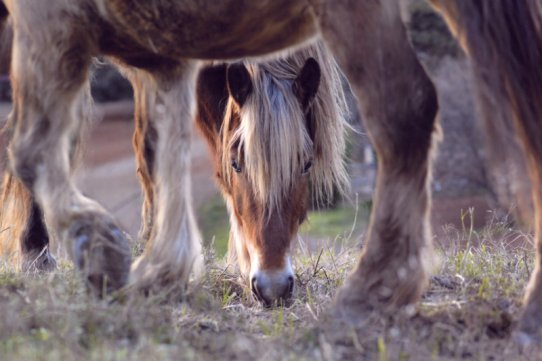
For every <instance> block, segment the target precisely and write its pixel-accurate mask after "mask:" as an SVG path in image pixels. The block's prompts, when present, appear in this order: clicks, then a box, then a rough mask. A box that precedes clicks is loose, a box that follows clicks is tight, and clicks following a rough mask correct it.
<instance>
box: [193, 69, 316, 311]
mask: <svg viewBox="0 0 542 361" xmlns="http://www.w3.org/2000/svg"><path fill="white" fill-rule="evenodd" d="M260 75H261V74H260ZM253 76H254V75H251V74H250V73H249V71H248V70H247V68H246V67H245V66H244V65H243V64H233V65H230V66H229V67H228V68H227V71H226V79H225V83H226V87H225V88H226V92H227V95H228V97H229V101H230V103H229V107H230V109H228V110H226V119H225V121H224V123H223V124H220V126H217V125H216V123H215V125H214V129H220V130H219V131H217V132H215V133H216V137H215V138H213V137H208V136H207V134H209V133H211V132H209V126H205V125H206V124H210V123H212V122H208V121H205V119H203V120H201V119H200V118H201V115H200V117H198V120H199V121H198V125H199V126H200V129H201V130H202V133H203V134H204V135H206V138H207V139H208V141H209V144H210V146H211V149H214V153H215V162H216V163H217V178H218V183H219V185H220V187H221V189H222V193H223V195H224V196H225V198H226V202H227V204H228V208H229V212H230V219H231V233H230V244H229V252H230V254H231V252H232V251H234V252H235V253H236V259H237V261H238V264H239V268H240V270H241V273H242V274H243V276H244V277H245V278H246V279H247V281H249V282H250V286H251V289H252V291H253V292H254V294H255V295H256V297H257V298H258V299H259V300H260V301H262V302H263V303H264V304H265V305H268V306H269V305H272V304H274V303H275V302H280V301H284V300H286V299H288V298H289V297H290V296H291V295H292V292H293V288H294V275H293V270H292V265H291V258H290V245H291V241H292V239H293V238H294V237H295V235H296V234H297V231H298V228H299V225H300V224H301V223H302V222H303V221H304V220H305V218H306V214H307V207H308V198H309V173H310V171H311V165H312V161H313V154H312V153H313V149H312V137H313V136H314V134H313V131H314V125H313V124H311V102H312V100H313V99H314V96H315V94H316V91H317V89H318V85H319V81H320V68H319V65H318V63H317V62H316V61H315V60H314V59H312V58H311V59H309V60H307V62H306V63H305V65H304V66H303V68H302V69H301V70H300V71H299V74H298V76H297V78H296V79H295V80H293V81H290V82H289V83H288V87H287V88H285V87H283V88H279V91H282V92H283V93H280V94H277V93H273V96H274V97H276V98H281V97H283V98H286V97H289V98H290V99H293V101H292V102H291V104H293V106H292V107H291V108H288V106H287V105H286V106H284V107H283V108H282V109H276V108H273V107H271V108H270V109H271V110H273V109H274V110H276V111H277V112H279V113H280V112H282V113H284V115H285V116H281V119H276V117H275V118H274V117H272V116H267V115H266V114H265V109H266V108H265V107H257V106H255V104H257V103H258V102H259V101H263V102H269V101H270V100H269V99H270V97H271V94H269V93H267V92H266V91H263V92H262V91H261V90H256V89H255V88H257V85H256V84H255V82H256V81H257V80H256V79H253ZM215 79H216V77H215ZM199 84H200V85H201V80H200V82H199ZM214 84H215V85H214V87H215V89H216V88H222V87H221V86H216V84H217V83H216V82H214ZM199 89H200V90H201V89H203V88H202V87H201V86H200V87H199ZM200 90H198V97H199V98H201V96H200V95H201V94H200ZM275 90H276V89H275ZM273 91H274V90H273ZM270 93H271V91H270ZM264 97H269V98H266V99H255V98H264ZM200 102H201V99H200ZM205 103H206V104H207V106H208V105H209V101H206V102H205ZM251 107H252V108H258V109H251ZM284 108H287V109H290V110H291V111H290V112H284ZM292 109H295V110H292ZM201 110H202V109H201V107H200V114H201V113H205V114H207V115H208V114H210V113H212V112H211V111H209V110H208V109H207V111H201ZM268 110H269V109H268ZM216 113H220V111H218V112H216ZM222 113H224V111H222ZM247 113H249V114H258V115H259V116H257V117H255V116H247ZM291 113H292V114H293V113H295V114H293V115H295V116H292V117H289V116H288V114H291ZM274 115H276V114H274ZM208 118H209V117H207V119H208ZM271 119H274V120H275V121H280V122H285V123H286V122H293V121H296V122H299V123H301V124H299V125H298V126H297V128H296V127H295V126H294V127H290V128H288V127H284V129H297V130H298V133H300V134H297V135H292V134H284V139H280V138H281V137H280V132H281V131H282V130H281V131H279V132H278V133H279V134H278V135H277V134H275V133H273V132H269V133H265V132H262V131H255V132H253V133H250V131H248V130H247V129H248V128H251V127H252V126H254V124H249V123H251V122H265V121H270V120H271ZM202 124H203V129H202ZM264 125H266V124H264ZM290 125H291V124H290ZM264 128H265V127H264ZM266 129H267V128H266ZM245 133H250V134H251V135H250V136H246V134H245ZM263 133H265V135H264V134H263ZM245 136H246V137H245ZM303 137H304V138H303ZM253 138H259V139H260V141H261V142H260V143H258V144H259V145H261V147H260V146H258V147H256V148H257V150H256V153H259V154H258V155H257V156H256V155H255V154H252V153H249V152H252V151H253V150H254V149H255V148H254V145H253V144H252V146H251V144H250V143H251V142H255V140H254V139H253ZM269 138H273V139H269ZM289 139H297V140H299V139H305V140H306V144H305V143H304V144H302V146H300V147H295V146H294V147H292V149H295V150H296V153H295V154H286V155H287V156H288V157H289V158H288V157H286V158H288V159H289V160H286V162H289V163H288V164H289V165H290V166H288V167H286V168H282V173H281V171H279V170H278V168H280V166H281V164H280V159H279V160H277V159H275V158H274V157H275V156H276V155H284V154H285V148H288V147H289V146H290V145H291V143H295V142H293V141H292V142H289V141H288V140H289ZM303 145H305V146H303ZM300 149H301V150H303V151H300ZM255 159H256V160H255ZM292 159H293V160H294V161H292ZM282 165H283V164H282ZM225 168H226V169H225ZM284 169H287V174H284ZM275 170H276V171H275ZM261 177H264V178H265V179H264V181H263V184H265V185H266V186H265V187H263V188H266V187H267V188H268V189H265V190H264V191H262V189H261V188H262V186H261V184H260V182H259V178H261ZM272 178H274V179H272ZM285 178H288V182H286V183H285V184H286V185H285V184H280V181H279V180H280V179H285ZM266 180H267V182H266ZM262 193H265V195H262Z"/></svg>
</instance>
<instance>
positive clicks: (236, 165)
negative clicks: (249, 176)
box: [231, 159, 241, 173]
mask: <svg viewBox="0 0 542 361" xmlns="http://www.w3.org/2000/svg"><path fill="white" fill-rule="evenodd" d="M231 167H232V168H233V170H234V171H235V173H241V166H240V165H239V163H237V160H235V159H232V160H231Z"/></svg>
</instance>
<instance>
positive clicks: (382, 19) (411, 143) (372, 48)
mask: <svg viewBox="0 0 542 361" xmlns="http://www.w3.org/2000/svg"><path fill="white" fill-rule="evenodd" d="M321 14H322V23H321V28H322V33H323V36H324V39H325V40H326V42H327V44H328V45H329V46H330V48H331V49H332V50H333V52H334V54H335V56H336V57H337V60H338V61H339V64H340V65H341V67H342V69H343V70H344V71H345V73H346V75H347V77H348V79H349V81H350V84H351V85H352V88H353V90H354V92H355V94H356V96H357V98H358V101H359V105H360V111H361V112H362V114H363V115H364V117H363V118H364V120H365V125H366V129H367V131H368V133H369V135H370V137H371V140H372V142H373V145H374V147H375V149H376V152H377V156H378V175H377V181H376V189H375V196H374V202H373V210H372V215H371V222H370V226H369V230H368V238H367V242H366V244H365V247H364V250H363V254H362V256H361V259H360V261H359V263H358V265H357V267H356V269H355V270H354V272H353V273H352V274H351V275H350V276H349V278H348V279H347V280H346V282H345V284H344V286H343V287H342V289H341V290H340V291H339V294H338V298H337V301H338V304H339V305H340V306H344V307H346V308H350V309H353V310H360V309H367V308H368V309H373V308H376V309H393V308H397V307H401V306H405V305H409V304H412V303H414V302H416V301H417V300H418V299H419V297H420V296H421V293H422V291H423V289H424V286H425V285H426V281H427V267H428V265H427V263H428V261H429V262H430V261H431V259H430V257H432V252H431V251H432V247H431V242H430V235H429V220H428V210H429V206H430V193H429V180H430V154H431V149H432V147H433V135H434V134H435V129H436V125H435V116H436V113H437V108H438V105H437V98H436V92H435V89H434V86H433V84H432V82H431V81H430V80H429V78H428V76H427V75H426V73H425V71H424V69H423V68H422V66H421V65H420V63H419V62H418V60H417V58H416V56H415V54H414V51H413V50H412V49H411V47H410V45H409V42H408V39H407V35H406V31H405V29H404V26H403V24H402V23H401V20H400V16H399V9H398V4H397V2H396V1H395V0H386V1H339V2H331V1H329V4H328V5H327V4H326V5H325V6H324V7H323V8H322V9H321ZM428 257H429V258H428Z"/></svg>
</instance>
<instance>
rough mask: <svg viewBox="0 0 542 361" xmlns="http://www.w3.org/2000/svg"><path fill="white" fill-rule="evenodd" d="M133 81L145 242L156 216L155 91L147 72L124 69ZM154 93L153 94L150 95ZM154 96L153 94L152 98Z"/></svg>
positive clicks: (140, 231) (134, 139)
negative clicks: (153, 100) (152, 109)
mask: <svg viewBox="0 0 542 361" xmlns="http://www.w3.org/2000/svg"><path fill="white" fill-rule="evenodd" d="M122 70H123V73H125V74H126V75H127V76H128V78H129V79H130V80H131V82H132V88H133V89H134V100H135V114H134V120H135V132H134V136H133V139H132V144H133V147H134V151H135V156H136V165H137V175H138V177H139V181H140V183H141V188H142V190H143V205H142V209H141V228H140V230H139V235H138V239H139V241H140V242H141V243H142V244H146V243H147V241H148V240H149V239H150V237H151V232H152V226H153V216H154V172H153V169H154V162H155V156H156V145H157V144H156V143H157V133H156V128H155V127H154V123H153V122H152V121H151V120H150V114H149V109H150V107H151V104H148V102H151V101H152V95H154V94H152V93H153V92H152V91H151V90H149V87H148V86H147V82H149V83H150V84H152V81H150V79H148V76H146V75H145V73H143V72H141V71H139V72H137V71H131V70H128V69H122ZM149 93H151V94H149ZM150 96H151V97H150Z"/></svg>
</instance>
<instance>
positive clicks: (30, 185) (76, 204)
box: [10, 3, 130, 293]
mask: <svg viewBox="0 0 542 361" xmlns="http://www.w3.org/2000/svg"><path fill="white" fill-rule="evenodd" d="M17 4H18V3H14V4H13V5H14V6H17ZM60 5H61V4H56V5H55V6H52V7H50V8H44V9H45V10H44V11H46V12H47V13H46V14H40V15H39V16H45V17H47V19H48V22H47V24H48V27H47V28H44V29H39V30H35V31H33V32H32V36H28V35H27V29H33V27H35V25H33V24H34V23H30V22H29V21H31V18H32V16H30V17H25V16H23V14H25V12H24V11H22V9H20V10H21V11H18V12H14V14H17V15H19V17H15V16H14V18H13V20H14V27H15V29H16V30H17V29H18V27H20V31H15V34H16V37H15V42H14V43H15V44H18V46H14V51H13V63H12V65H13V66H12V69H11V70H12V78H13V100H14V102H13V103H14V109H13V114H12V116H13V120H14V122H15V129H14V135H13V139H12V141H11V145H10V162H11V167H12V169H13V171H14V174H15V175H16V176H17V177H18V178H19V179H20V180H21V181H22V183H23V184H24V186H25V187H26V188H27V189H29V190H30V192H31V194H32V196H33V197H34V199H35V201H36V202H37V204H38V205H39V206H40V207H41V209H42V210H43V215H44V219H45V223H46V224H47V225H48V227H49V229H50V230H51V233H52V234H54V235H55V238H56V237H58V238H59V239H60V240H61V241H63V243H64V245H65V247H66V248H67V250H68V253H69V254H70V255H71V258H72V259H73V260H74V262H75V264H76V265H77V267H78V268H80V269H81V270H82V271H83V273H84V276H85V278H86V279H87V280H88V281H89V285H90V286H92V287H93V288H94V289H95V290H96V291H97V292H100V293H101V292H102V291H103V290H113V289H118V288H120V287H122V286H124V285H125V284H126V283H127V280H128V273H129V267H130V249H129V247H128V243H127V241H126V239H125V237H124V235H123V233H122V232H121V231H120V230H119V228H118V227H117V226H116V225H115V222H114V221H113V219H112V217H111V216H110V215H108V213H107V212H106V211H105V210H104V209H103V208H102V207H101V206H100V205H98V204H97V203H96V202H94V201H92V200H90V199H88V198H86V197H84V196H83V195H82V194H81V192H80V191H79V190H78V189H77V187H76V186H75V184H74V182H73V180H72V172H71V164H70V163H71V162H70V149H72V148H71V147H72V145H73V144H72V143H73V134H74V132H77V131H78V130H79V127H80V124H81V122H80V120H79V119H76V118H77V115H78V113H79V112H78V110H79V109H78V108H77V105H78V104H77V100H78V99H80V97H79V96H80V94H81V91H82V89H83V86H84V84H85V81H86V79H87V72H88V65H89V61H90V52H89V49H88V48H87V47H86V45H88V44H87V42H86V39H87V38H86V36H87V34H81V33H75V30H74V29H82V28H84V27H81V26H78V27H75V26H74V27H73V29H71V30H74V31H72V32H70V22H69V21H68V20H66V19H65V18H62V19H55V16H64V15H65V14H64V13H63V12H62V11H60V10H59V9H57V7H58V6H60ZM26 10H28V11H30V12H31V11H32V9H26ZM42 10H43V9H42ZM62 14H64V15H62ZM34 15H36V16H38V15H37V14H34ZM79 20H80V19H75V20H73V19H72V21H79Z"/></svg>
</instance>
